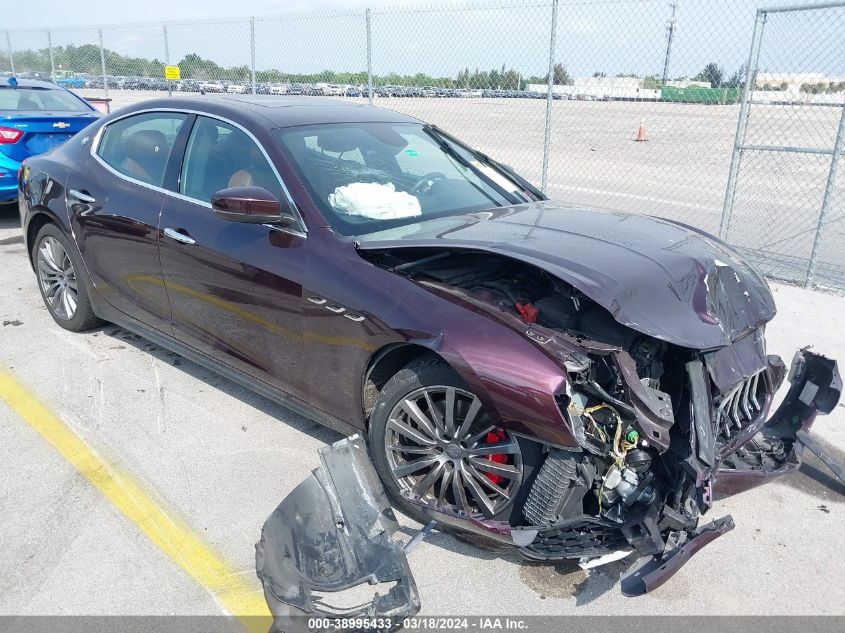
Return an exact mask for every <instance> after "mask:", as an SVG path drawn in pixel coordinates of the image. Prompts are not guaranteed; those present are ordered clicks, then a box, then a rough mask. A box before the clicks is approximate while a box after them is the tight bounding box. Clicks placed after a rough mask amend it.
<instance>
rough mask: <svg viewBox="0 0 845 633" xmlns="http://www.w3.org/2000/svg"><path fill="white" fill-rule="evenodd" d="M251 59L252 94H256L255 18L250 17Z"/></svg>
mask: <svg viewBox="0 0 845 633" xmlns="http://www.w3.org/2000/svg"><path fill="white" fill-rule="evenodd" d="M249 59H250V68H251V69H252V94H255V18H250V19H249Z"/></svg>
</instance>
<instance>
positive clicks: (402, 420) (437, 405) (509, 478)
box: [384, 385, 522, 517]
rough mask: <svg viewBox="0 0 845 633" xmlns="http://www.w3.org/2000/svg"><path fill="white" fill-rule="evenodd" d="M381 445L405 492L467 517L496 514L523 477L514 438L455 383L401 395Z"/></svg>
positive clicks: (502, 508)
mask: <svg viewBox="0 0 845 633" xmlns="http://www.w3.org/2000/svg"><path fill="white" fill-rule="evenodd" d="M384 449H385V452H386V457H387V463H388V464H389V465H390V471H391V474H392V475H393V477H394V479H395V480H396V482H397V483H398V485H399V489H400V490H401V491H402V492H404V493H405V494H406V495H407V496H409V497H411V498H413V499H418V500H421V501H423V502H427V503H430V504H431V505H433V506H435V507H444V506H445V507H447V508H448V509H451V510H452V511H454V512H458V513H462V514H466V515H468V516H478V515H484V516H488V517H492V516H495V515H496V514H498V513H499V512H501V511H502V510H504V509H505V508H506V507H507V506H508V505H509V504H510V502H511V501H512V500H513V498H514V495H515V494H516V491H517V490H518V489H519V485H520V483H521V482H522V456H521V454H520V450H519V444H518V443H517V441H516V439H514V438H513V437H511V435H510V434H509V433H508V432H507V431H505V430H504V429H502V428H498V427H496V426H495V425H493V424H490V422H489V420H488V418H487V415H486V414H485V413H484V410H483V407H482V406H481V401H480V400H479V399H478V398H477V397H476V396H475V395H473V394H472V393H470V392H468V391H465V390H463V389H458V388H457V387H452V386H448V385H435V386H431V387H423V388H421V389H417V390H416V391H413V392H411V393H409V394H408V395H407V396H405V397H404V398H402V399H401V400H400V401H399V403H398V404H396V406H395V407H394V408H393V410H392V411H391V412H390V415H389V417H388V421H387V430H386V432H385V435H384Z"/></svg>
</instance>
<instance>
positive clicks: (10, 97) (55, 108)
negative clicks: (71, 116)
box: [0, 86, 91, 112]
mask: <svg viewBox="0 0 845 633" xmlns="http://www.w3.org/2000/svg"><path fill="white" fill-rule="evenodd" d="M0 110H4V111H7V112H91V108H89V107H88V106H87V105H85V103H83V102H82V101H81V100H80V99H78V98H76V97H75V96H73V95H72V94H71V93H69V92H68V91H67V90H62V89H60V88H42V87H29V86H18V87H17V88H12V87H11V86H0Z"/></svg>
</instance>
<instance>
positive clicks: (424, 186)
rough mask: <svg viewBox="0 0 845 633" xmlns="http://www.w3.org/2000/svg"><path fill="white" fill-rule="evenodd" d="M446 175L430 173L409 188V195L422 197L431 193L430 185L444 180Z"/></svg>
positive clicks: (437, 172) (436, 172) (435, 172)
mask: <svg viewBox="0 0 845 633" xmlns="http://www.w3.org/2000/svg"><path fill="white" fill-rule="evenodd" d="M445 179H446V174H444V173H443V172H439V171H430V172H428V173H427V174H426V175H425V176H423V177H422V178H420V179H419V180H418V181H417V182H416V184H415V185H414V186H413V187H411V193H421V194H423V195H425V194H427V193H428V192H429V191H431V187H432V185H434V183H435V182H436V181H438V180H445Z"/></svg>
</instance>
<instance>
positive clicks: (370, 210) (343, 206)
mask: <svg viewBox="0 0 845 633" xmlns="http://www.w3.org/2000/svg"><path fill="white" fill-rule="evenodd" d="M329 204H330V205H332V207H334V208H335V209H337V211H339V212H340V213H344V214H346V215H357V216H361V217H363V218H373V219H376V220H395V219H398V218H412V217H416V216H418V215H421V214H422V210H421V209H420V201H419V200H417V199H416V198H415V197H414V196H412V195H411V194H409V193H406V192H404V191H396V188H395V187H394V186H393V183H392V182H389V183H387V184H381V183H378V182H353V183H351V184H348V185H343V186H342V187H338V188H337V189H335V190H334V193H330V194H329Z"/></svg>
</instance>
